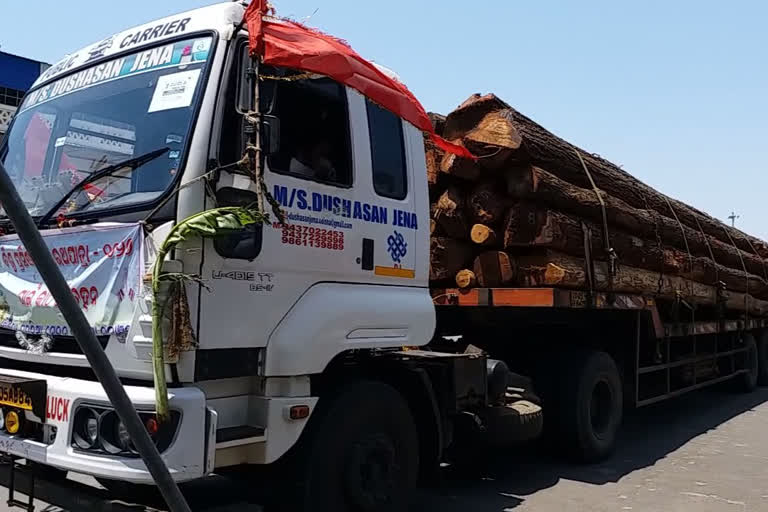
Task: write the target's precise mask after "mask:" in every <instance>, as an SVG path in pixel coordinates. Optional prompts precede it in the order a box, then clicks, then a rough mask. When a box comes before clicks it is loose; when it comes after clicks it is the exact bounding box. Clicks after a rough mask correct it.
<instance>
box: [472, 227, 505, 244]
mask: <svg viewBox="0 0 768 512" xmlns="http://www.w3.org/2000/svg"><path fill="white" fill-rule="evenodd" d="M469 236H470V238H471V239H472V241H473V242H474V243H476V244H477V245H480V246H483V247H491V246H494V245H496V242H497V240H498V238H497V236H496V231H494V230H493V228H490V227H488V226H486V225H485V224H475V225H474V226H472V231H470V234H469Z"/></svg>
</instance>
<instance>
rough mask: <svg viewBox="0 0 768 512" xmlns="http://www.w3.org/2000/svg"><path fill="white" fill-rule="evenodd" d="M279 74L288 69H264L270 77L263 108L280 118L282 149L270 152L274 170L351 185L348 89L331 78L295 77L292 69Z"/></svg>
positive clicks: (270, 165)
mask: <svg viewBox="0 0 768 512" xmlns="http://www.w3.org/2000/svg"><path fill="white" fill-rule="evenodd" d="M278 73H281V74H282V75H286V72H285V70H276V69H274V68H266V69H263V70H262V73H261V74H262V77H263V78H266V80H265V81H264V85H263V86H262V91H263V92H264V97H263V98H262V106H266V109H265V110H266V112H268V113H269V114H272V115H275V116H277V117H278V118H279V119H280V149H279V151H278V152H277V153H275V154H271V155H269V157H268V163H269V168H270V169H271V170H272V171H273V172H276V173H280V174H288V175H291V176H295V177H297V178H302V179H307V180H313V181H319V182H323V183H328V184H331V185H336V186H339V187H349V186H351V185H352V164H351V148H350V141H349V124H348V121H347V119H348V116H347V100H346V91H345V89H344V87H343V86H341V85H340V84H338V83H336V82H334V81H333V80H330V79H328V78H302V79H295V78H292V77H291V75H290V73H287V76H285V78H287V79H286V80H275V78H276V74H278ZM293 76H296V75H293ZM270 78H271V79H270ZM265 100H266V101H265ZM267 102H268V103H269V104H268V105H264V103H267ZM263 111H264V110H263Z"/></svg>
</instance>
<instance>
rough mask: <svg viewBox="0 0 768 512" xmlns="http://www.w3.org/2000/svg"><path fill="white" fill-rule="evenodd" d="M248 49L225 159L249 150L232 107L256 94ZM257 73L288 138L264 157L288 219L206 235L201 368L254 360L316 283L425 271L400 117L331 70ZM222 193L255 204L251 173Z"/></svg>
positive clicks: (395, 278) (224, 139)
mask: <svg viewBox="0 0 768 512" xmlns="http://www.w3.org/2000/svg"><path fill="white" fill-rule="evenodd" d="M241 52H242V53H241V57H240V60H241V62H240V65H239V66H234V68H235V69H236V70H235V69H233V71H232V73H236V74H238V76H239V83H240V85H241V86H240V88H239V89H237V88H233V87H230V88H229V89H230V90H229V91H228V92H227V95H228V97H229V100H228V101H225V102H224V103H226V104H229V105H230V107H227V105H226V104H224V105H222V108H224V109H226V108H230V113H229V114H228V115H225V116H224V121H223V122H222V126H221V132H220V133H221V135H220V139H221V140H220V141H219V145H220V147H221V151H220V155H219V160H220V163H222V164H226V163H229V162H231V161H237V160H239V159H240V157H241V156H242V152H241V151H242V147H243V144H242V141H241V140H240V138H241V136H240V134H241V133H242V117H241V115H240V113H237V112H234V111H233V109H232V108H231V105H234V104H237V103H238V99H237V98H238V96H243V94H241V93H243V92H244V91H246V92H247V87H243V84H244V83H245V79H244V78H243V75H244V73H243V72H242V70H243V69H245V68H247V66H248V62H247V57H246V56H247V51H246V47H245V45H243V47H242V49H241ZM260 74H261V80H262V87H261V90H260V96H261V97H260V100H261V109H262V112H263V113H265V114H266V115H267V116H272V119H274V118H276V119H278V120H279V131H276V132H272V133H278V134H279V148H278V150H277V151H275V152H273V153H272V154H269V155H268V156H267V157H266V169H265V180H266V182H267V186H268V190H269V191H270V193H271V195H272V197H273V198H274V200H275V201H277V203H279V205H280V206H281V208H282V210H283V212H284V214H285V223H284V224H282V225H280V224H279V223H278V222H277V219H276V218H275V216H274V215H272V219H271V220H272V223H270V224H269V225H265V226H259V227H254V228H253V229H252V230H251V232H249V233H248V234H247V235H243V236H238V237H230V238H226V239H221V240H217V241H206V242H205V246H204V258H203V266H202V277H203V279H204V280H205V282H206V283H207V284H208V285H209V288H210V291H207V292H206V291H202V294H201V297H200V307H201V313H200V317H201V322H200V325H199V340H200V347H199V350H198V353H197V364H196V367H197V368H198V369H201V368H203V367H204V368H208V369H210V368H225V369H227V371H229V372H231V373H232V375H231V376H234V375H236V374H237V372H236V371H235V369H234V368H235V366H248V365H254V364H255V360H254V359H253V358H255V357H257V350H256V349H257V348H258V347H264V346H266V344H267V340H268V339H269V336H270V334H271V333H272V331H273V330H274V329H275V327H276V326H277V325H278V323H279V322H280V321H281V319H282V318H283V317H284V316H285V315H286V314H287V313H288V312H289V311H290V309H291V307H292V306H293V305H294V304H295V303H296V302H297V301H298V300H299V298H301V296H302V294H304V293H305V292H306V291H307V290H308V289H309V288H311V287H312V286H313V285H315V284H317V283H355V284H398V285H412V284H413V283H414V278H415V273H416V265H415V261H416V250H415V248H416V243H415V241H416V230H417V227H418V222H419V220H421V219H418V218H417V215H416V213H415V212H414V208H413V194H412V193H411V188H412V187H411V186H410V184H409V182H410V181H411V179H412V177H411V176H410V173H409V172H408V165H407V161H406V158H407V154H406V145H405V138H404V136H403V124H402V122H401V121H400V119H399V118H397V117H396V116H394V115H393V114H391V113H389V112H387V111H385V110H383V109H381V108H379V107H377V106H376V105H374V104H373V103H370V102H369V101H367V100H366V99H365V98H364V97H363V96H362V95H361V94H359V93H357V92H355V91H353V90H350V89H348V88H346V87H344V86H342V85H340V84H338V83H336V82H334V81H332V80H330V79H328V78H325V77H318V76H312V77H307V76H306V75H302V74H299V73H296V72H292V71H290V70H284V69H270V68H265V69H262V70H261V73H260ZM239 102H240V103H241V105H242V104H243V103H244V102H243V100H239ZM369 127H370V131H369ZM235 141H237V142H235ZM268 145H269V142H268V141H265V146H268ZM235 147H236V148H238V149H237V150H234V149H233V148H235ZM238 152H240V153H239V154H238ZM215 195H216V203H217V205H218V206H225V205H233V204H241V205H247V204H250V203H252V202H254V201H255V199H256V190H255V187H254V185H253V183H252V182H251V180H250V179H249V178H248V177H246V176H242V175H235V174H228V173H222V176H221V178H220V179H219V181H218V183H217V184H216V190H215ZM212 206H213V205H212V204H209V205H208V207H209V208H210V207H212ZM222 326H226V329H222ZM371 327H376V326H371ZM382 327H386V326H382ZM222 332H226V333H227V334H226V335H225V336H222ZM225 349H226V350H225ZM232 349H235V350H232ZM206 371H209V370H206ZM247 373H248V372H246V373H240V374H247ZM250 373H251V374H252V373H253V371H251V372H250ZM226 376H229V375H220V374H217V375H211V374H206V375H201V374H200V373H199V372H198V374H197V375H196V377H197V378H198V379H200V378H203V377H205V378H224V377H226Z"/></svg>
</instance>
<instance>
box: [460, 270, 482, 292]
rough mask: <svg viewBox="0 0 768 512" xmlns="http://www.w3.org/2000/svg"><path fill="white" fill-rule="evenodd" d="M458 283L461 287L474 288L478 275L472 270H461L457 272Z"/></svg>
mask: <svg viewBox="0 0 768 512" xmlns="http://www.w3.org/2000/svg"><path fill="white" fill-rule="evenodd" d="M456 285H457V286H458V287H459V288H461V289H466V288H472V287H473V286H476V285H477V277H476V276H475V273H474V272H472V271H471V270H468V269H463V270H459V272H458V273H457V274H456Z"/></svg>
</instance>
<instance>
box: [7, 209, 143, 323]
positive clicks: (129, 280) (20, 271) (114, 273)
mask: <svg viewBox="0 0 768 512" xmlns="http://www.w3.org/2000/svg"><path fill="white" fill-rule="evenodd" d="M43 239H44V240H45V243H46V244H47V245H48V248H49V249H50V250H51V255H52V256H53V259H54V261H56V264H57V265H58V266H59V268H60V269H61V272H62V274H64V277H65V278H66V280H67V283H68V284H69V286H70V288H71V289H72V295H73V296H74V297H75V300H76V301H77V302H78V304H79V305H80V307H81V308H82V309H83V312H84V313H85V316H86V317H87V318H88V321H89V323H90V324H91V327H93V329H94V331H95V332H96V335H97V336H101V335H110V334H118V335H120V334H126V333H127V331H128V328H129V327H130V325H131V321H132V319H133V315H134V311H135V305H136V301H137V300H139V297H140V295H141V286H142V274H143V272H144V254H143V246H142V244H143V239H144V236H143V230H142V227H141V226H139V225H137V224H99V225H92V226H81V227H74V228H64V229H55V230H49V231H45V232H43ZM0 328H2V329H10V330H13V331H20V332H22V333H24V334H25V335H26V334H28V335H38V336H42V335H47V336H69V335H70V332H69V327H68V326H67V323H66V321H65V320H64V317H63V316H62V314H61V312H60V311H59V309H58V307H57V306H56V302H55V301H54V300H53V297H52V296H51V294H50V292H49V291H48V288H47V287H46V286H45V284H44V283H43V280H42V278H41V277H40V274H39V272H38V271H37V269H36V268H35V266H34V264H33V263H32V258H31V257H30V256H29V253H28V252H27V250H26V249H25V248H24V246H23V245H22V244H21V242H20V241H19V238H18V236H16V235H8V236H4V237H0Z"/></svg>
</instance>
